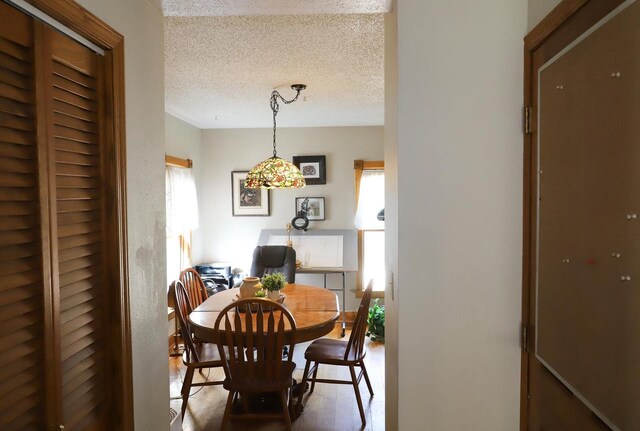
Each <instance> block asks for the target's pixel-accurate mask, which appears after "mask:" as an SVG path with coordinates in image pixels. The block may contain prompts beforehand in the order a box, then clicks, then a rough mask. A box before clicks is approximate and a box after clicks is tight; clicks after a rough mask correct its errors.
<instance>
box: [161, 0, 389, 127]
mask: <svg viewBox="0 0 640 431" xmlns="http://www.w3.org/2000/svg"><path fill="white" fill-rule="evenodd" d="M211 3H227V2H223V1H220V2H211ZM228 3H229V4H232V3H246V2H234V1H231V2H228ZM265 3H269V4H271V2H265ZM279 3H283V2H279ZM300 3H309V2H306V1H305V2H302V1H300ZM314 3H316V2H314ZM328 3H331V2H328ZM336 3H345V4H346V3H350V2H346V1H345V2H336ZM352 3H362V2H352ZM369 3H372V2H369ZM166 4H167V2H166V1H165V8H166ZM229 7H230V6H229ZM165 10H166V9H165ZM295 83H302V84H307V89H306V90H304V91H303V92H302V94H301V97H300V100H299V101H298V102H296V103H295V104H292V105H286V106H285V105H284V104H281V109H280V113H279V114H278V127H313V126H370V125H382V124H384V15H382V14H342V15H329V14H323V15H301V16H292V15H288V16H234V17H231V16H227V17H211V16H209V17H166V18H165V104H166V106H165V108H166V111H167V112H168V113H170V114H172V115H174V116H176V117H178V118H181V119H183V120H185V121H187V122H189V123H191V124H193V125H195V126H197V127H200V128H246V127H271V126H272V116H271V115H272V114H271V108H270V107H269V97H270V95H271V91H272V90H273V89H277V90H278V91H280V93H281V94H282V95H283V97H285V98H286V99H290V98H292V97H293V96H294V95H295V92H294V91H293V90H291V89H290V85H291V84H295ZM303 98H306V101H302V99H303Z"/></svg>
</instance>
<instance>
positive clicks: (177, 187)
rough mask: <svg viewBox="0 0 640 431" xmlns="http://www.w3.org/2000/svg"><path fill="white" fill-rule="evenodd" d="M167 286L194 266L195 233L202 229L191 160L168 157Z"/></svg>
mask: <svg viewBox="0 0 640 431" xmlns="http://www.w3.org/2000/svg"><path fill="white" fill-rule="evenodd" d="M166 160H167V162H166V164H167V170H166V187H167V189H166V199H167V286H169V284H170V283H171V282H172V281H173V280H175V279H176V278H178V276H179V275H180V271H182V270H183V269H185V268H189V267H190V266H191V232H192V231H193V230H194V229H196V228H197V227H198V201H197V197H196V185H195V181H194V178H193V173H192V171H191V169H190V168H191V166H192V163H191V160H182V159H178V158H176V157H171V156H167V158H166Z"/></svg>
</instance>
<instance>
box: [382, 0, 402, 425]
mask: <svg viewBox="0 0 640 431" xmlns="http://www.w3.org/2000/svg"><path fill="white" fill-rule="evenodd" d="M397 24H398V15H397V13H396V4H395V2H394V5H393V11H392V13H389V14H387V15H386V16H385V21H384V45H385V46H384V76H385V79H384V83H385V87H384V103H385V107H384V168H385V183H386V184H385V213H384V215H385V239H386V244H385V260H386V262H385V265H386V270H387V286H386V287H385V298H384V299H385V301H384V304H385V311H386V316H385V382H386V383H385V421H386V429H387V430H394V429H397V426H398V305H399V302H398V299H399V298H398V297H397V293H398V290H397V286H398V279H399V274H398V25H397ZM391 283H392V284H391Z"/></svg>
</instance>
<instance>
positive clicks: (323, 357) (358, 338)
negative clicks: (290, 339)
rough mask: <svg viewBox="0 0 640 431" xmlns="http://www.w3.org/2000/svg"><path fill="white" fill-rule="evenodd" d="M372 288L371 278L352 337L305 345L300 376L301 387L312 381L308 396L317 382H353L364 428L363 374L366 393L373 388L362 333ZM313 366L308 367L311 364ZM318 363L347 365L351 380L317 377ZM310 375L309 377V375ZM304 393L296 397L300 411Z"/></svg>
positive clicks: (364, 327) (364, 331) (371, 391)
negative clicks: (302, 370) (365, 358)
mask: <svg viewBox="0 0 640 431" xmlns="http://www.w3.org/2000/svg"><path fill="white" fill-rule="evenodd" d="M372 290H373V280H371V281H370V282H369V285H368V286H367V288H366V289H365V291H364V294H363V295H362V300H361V301H360V306H359V307H358V313H357V314H356V320H355V322H354V324H353V329H352V330H351V336H350V337H349V340H348V341H344V340H335V339H332V338H320V339H318V340H315V341H314V342H313V343H311V344H310V345H309V347H307V350H306V351H305V353H304V358H305V359H306V360H307V363H306V365H305V367H304V374H303V376H302V385H301V387H302V388H305V387H306V384H307V382H308V381H309V382H311V388H310V389H309V396H311V394H312V393H313V390H314V388H315V386H316V383H335V384H347V385H349V384H350V385H353V390H354V391H355V394H356V401H357V402H358V410H360V419H361V420H362V426H363V427H364V426H365V425H366V423H367V420H366V418H365V415H364V408H363V407H362V398H361V397H360V389H359V388H358V385H359V384H360V380H361V379H362V376H364V380H365V381H366V382H367V387H368V388H369V394H370V395H371V396H372V397H373V388H372V387H371V381H370V380H369V375H368V374H367V369H366V368H365V366H364V357H365V355H366V353H367V352H366V349H365V346H364V336H365V333H366V330H367V316H368V314H369V304H370V303H371V291H372ZM312 362H313V363H314V366H313V367H311V369H310V366H311V363H312ZM320 364H326V365H338V366H343V367H349V372H350V374H351V380H331V379H319V378H317V376H318V368H319V366H320ZM356 367H360V373H359V374H358V375H357V376H356ZM310 374H313V375H312V376H311V378H309V375H310ZM303 396H304V392H301V393H300V395H299V397H298V403H297V410H298V411H302V398H303Z"/></svg>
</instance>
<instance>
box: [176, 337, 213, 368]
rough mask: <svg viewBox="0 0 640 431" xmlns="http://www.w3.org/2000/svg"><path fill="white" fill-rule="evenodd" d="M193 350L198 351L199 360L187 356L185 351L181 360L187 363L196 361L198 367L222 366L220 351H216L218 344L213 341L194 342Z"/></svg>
mask: <svg viewBox="0 0 640 431" xmlns="http://www.w3.org/2000/svg"><path fill="white" fill-rule="evenodd" d="M195 350H196V352H197V353H198V359H199V361H196V358H195V357H192V358H190V359H191V361H189V359H188V358H187V351H186V350H185V351H184V353H183V354H182V362H183V363H184V364H185V365H187V364H189V363H196V362H197V364H198V367H203V368H204V367H212V366H214V367H216V366H222V360H221V359H220V353H219V352H218V346H217V345H216V344H215V343H198V344H195Z"/></svg>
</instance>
